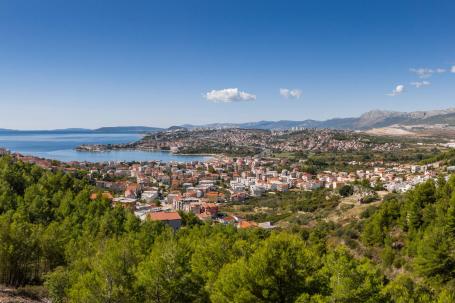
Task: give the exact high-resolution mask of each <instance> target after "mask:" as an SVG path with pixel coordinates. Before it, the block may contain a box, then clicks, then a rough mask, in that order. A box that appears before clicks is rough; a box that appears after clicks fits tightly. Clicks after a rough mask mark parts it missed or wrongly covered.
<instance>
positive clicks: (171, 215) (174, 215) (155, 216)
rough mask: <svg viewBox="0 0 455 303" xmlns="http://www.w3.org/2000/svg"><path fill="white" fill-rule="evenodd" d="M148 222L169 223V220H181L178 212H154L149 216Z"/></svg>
mask: <svg viewBox="0 0 455 303" xmlns="http://www.w3.org/2000/svg"><path fill="white" fill-rule="evenodd" d="M149 218H150V220H153V221H171V220H181V219H182V218H181V217H180V215H179V213H178V212H175V211H174V212H156V213H150V214H149Z"/></svg>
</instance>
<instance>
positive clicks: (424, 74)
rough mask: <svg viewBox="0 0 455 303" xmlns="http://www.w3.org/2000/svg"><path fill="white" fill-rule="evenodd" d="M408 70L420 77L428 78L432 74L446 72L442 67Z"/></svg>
mask: <svg viewBox="0 0 455 303" xmlns="http://www.w3.org/2000/svg"><path fill="white" fill-rule="evenodd" d="M410 71H411V72H413V73H415V74H416V75H417V76H419V78H421V79H424V78H430V77H431V76H432V75H433V74H442V73H445V72H446V70H445V69H443V68H436V69H431V68H411V69H410Z"/></svg>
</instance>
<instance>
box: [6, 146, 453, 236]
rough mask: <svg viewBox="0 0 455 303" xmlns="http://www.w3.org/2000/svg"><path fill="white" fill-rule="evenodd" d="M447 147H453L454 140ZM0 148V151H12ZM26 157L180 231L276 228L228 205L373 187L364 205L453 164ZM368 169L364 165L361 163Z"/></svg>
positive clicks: (445, 171)
mask: <svg viewBox="0 0 455 303" xmlns="http://www.w3.org/2000/svg"><path fill="white" fill-rule="evenodd" d="M448 147H449V148H450V147H451V146H448ZM8 153H9V152H8V151H7V150H4V149H2V150H0V154H8ZM12 155H13V157H15V158H17V159H20V160H22V161H24V162H28V163H34V164H37V165H39V166H40V167H42V168H45V169H50V170H63V171H66V172H69V173H74V172H84V173H85V177H86V178H88V180H90V181H91V182H92V183H93V184H94V185H96V188H97V189H98V191H96V192H93V193H92V195H91V199H97V198H99V196H98V195H101V198H103V199H108V200H109V201H111V203H112V206H113V207H122V208H125V209H128V210H130V211H131V212H134V214H135V215H136V216H137V217H139V218H140V219H141V220H155V221H162V222H164V223H166V224H168V225H170V226H171V227H172V228H174V229H175V230H176V229H178V228H180V226H181V224H182V217H181V214H182V213H187V214H188V213H191V214H193V215H195V216H196V217H197V218H199V219H200V220H202V221H210V222H213V223H214V224H216V223H219V224H233V225H235V226H236V227H238V228H249V227H259V228H274V226H273V225H272V224H271V223H270V222H254V221H248V220H246V219H245V218H241V217H239V216H235V215H231V214H229V213H226V212H224V211H223V207H224V206H225V205H232V204H243V203H246V202H247V201H248V199H251V198H258V197H261V196H264V195H267V194H275V193H286V192H289V191H315V190H320V189H327V190H332V191H333V192H336V191H339V190H340V189H341V188H342V187H343V186H345V185H350V184H364V185H366V186H367V187H368V188H370V189H369V190H366V191H365V190H363V191H361V192H359V193H357V202H358V203H367V202H369V201H372V200H371V198H372V197H373V198H374V197H376V191H379V190H382V191H387V192H399V193H403V192H406V191H409V190H410V189H412V188H413V187H415V186H416V185H417V184H419V183H422V182H425V181H427V180H429V179H433V180H437V178H438V177H440V176H445V177H446V178H447V174H448V173H452V172H455V166H447V165H440V162H438V161H436V162H434V163H428V164H425V165H417V164H412V163H394V162H384V161H369V162H368V161H367V162H358V161H351V162H349V163H348V167H347V169H346V171H330V170H324V171H319V172H317V173H310V172H307V171H305V170H304V169H302V164H304V162H305V160H299V161H297V162H290V161H289V160H288V159H286V158H281V159H280V158H267V157H261V156H246V157H228V156H224V155H218V156H213V157H211V158H210V159H209V160H207V161H205V162H201V161H193V162H187V163H178V162H168V163H165V162H159V161H147V162H134V163H127V162H114V161H111V162H104V163H88V162H69V163H61V162H58V161H52V160H46V159H41V158H37V157H33V156H23V155H20V154H12ZM359 167H362V168H363V169H357V168H359Z"/></svg>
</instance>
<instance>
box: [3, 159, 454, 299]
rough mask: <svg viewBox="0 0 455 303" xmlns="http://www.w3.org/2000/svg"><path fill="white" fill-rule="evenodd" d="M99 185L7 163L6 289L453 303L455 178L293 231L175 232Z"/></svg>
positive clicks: (86, 295)
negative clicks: (358, 216) (98, 192)
mask: <svg viewBox="0 0 455 303" xmlns="http://www.w3.org/2000/svg"><path fill="white" fill-rule="evenodd" d="M93 190H94V189H93V188H92V187H91V186H90V185H89V184H87V183H86V182H85V181H84V180H83V179H78V178H74V177H71V176H69V175H66V174H63V173H59V172H56V173H52V172H49V171H45V170H42V169H40V168H38V167H36V166H33V165H29V164H24V163H21V162H16V161H14V160H12V159H11V158H8V157H3V158H1V159H0V284H7V285H12V286H21V285H26V284H36V285H45V287H46V288H47V290H48V295H49V297H50V298H51V299H52V301H53V302H84V303H85V302H346V303H347V302H354V303H355V302H440V303H443V302H454V300H455V297H454V291H455V284H454V281H455V280H454V275H455V254H454V253H453V252H454V251H455V250H454V248H455V246H454V245H455V241H454V240H455V178H452V179H451V180H450V181H449V182H444V181H443V180H441V181H440V182H439V183H438V184H437V185H436V184H434V183H427V184H424V185H422V186H420V187H418V188H417V189H416V190H414V191H412V192H411V193H409V194H408V195H405V196H399V195H392V196H389V197H388V198H387V199H386V201H385V202H384V203H383V204H382V205H381V206H380V207H379V208H377V209H371V210H369V211H368V213H366V214H365V215H364V217H365V218H367V219H365V221H364V223H365V224H363V223H357V222H353V223H352V224H351V225H348V226H345V227H339V226H333V224H328V223H324V222H321V223H320V224H318V225H317V226H315V227H313V228H311V229H299V230H295V231H293V232H291V231H273V232H270V231H264V230H260V229H250V230H236V229H235V228H234V227H231V226H221V225H216V226H212V225H207V224H200V223H197V222H195V221H194V220H185V221H186V223H187V225H186V226H185V227H184V228H182V229H180V230H179V231H178V232H177V233H173V232H172V231H171V230H170V229H168V228H166V227H165V226H163V225H161V224H157V223H152V222H140V221H139V220H138V219H136V218H135V217H134V216H133V215H132V214H130V213H128V212H126V211H124V210H123V209H119V208H112V207H111V206H110V205H109V202H108V201H105V200H93V201H92V200H90V199H89V195H90V193H91V191H93ZM308 197H310V196H308ZM312 197H313V196H312ZM316 197H317V194H315V195H314V197H313V198H315V199H316ZM304 198H305V197H303V196H302V197H299V199H304ZM322 198H324V199H325V196H324V195H321V199H322ZM287 203H290V202H288V201H286V204H287ZM299 204H300V205H301V207H307V205H308V206H309V207H311V205H313V204H314V203H313V202H308V203H307V204H305V203H303V202H300V203H299ZM299 207H300V206H299ZM336 237H338V238H339V239H344V240H346V241H347V240H351V242H352V243H351V245H343V244H339V243H343V241H333V239H334V238H336ZM354 243H355V244H354Z"/></svg>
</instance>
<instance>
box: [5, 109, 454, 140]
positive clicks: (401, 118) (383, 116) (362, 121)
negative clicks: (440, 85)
mask: <svg viewBox="0 0 455 303" xmlns="http://www.w3.org/2000/svg"><path fill="white" fill-rule="evenodd" d="M439 124H443V125H450V126H455V107H452V108H447V109H438V110H429V111H413V112H399V111H387V110H378V109H375V110H371V111H368V112H365V113H363V114H362V115H360V116H359V117H348V118H332V119H327V120H322V121H321V120H313V119H306V120H301V121H298V120H278V121H270V120H261V121H256V122H244V123H208V124H202V125H194V124H182V125H176V126H171V127H169V128H161V127H152V126H110V127H100V128H96V129H87V128H67V129H55V130H13V129H4V128H0V134H24V133H30V134H36V133H63V134H71V133H124V134H143V133H150V132H158V131H164V130H177V129H181V128H186V129H198V128H205V129H207V128H245V129H292V128H333V129H346V130H369V129H373V128H383V127H389V126H393V125H406V126H409V125H439Z"/></svg>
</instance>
